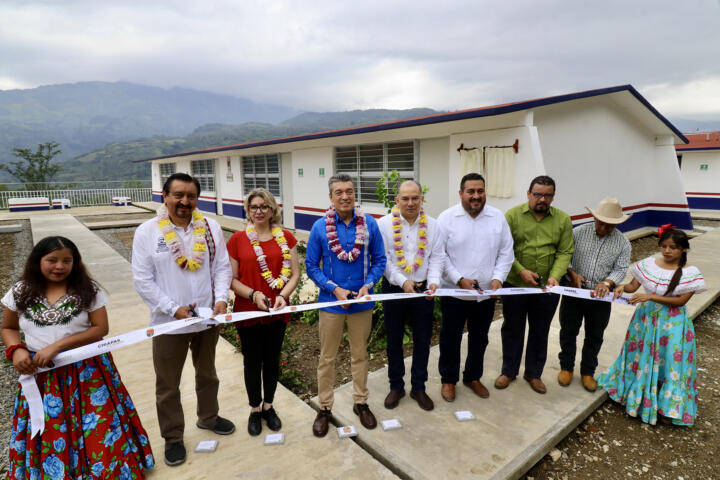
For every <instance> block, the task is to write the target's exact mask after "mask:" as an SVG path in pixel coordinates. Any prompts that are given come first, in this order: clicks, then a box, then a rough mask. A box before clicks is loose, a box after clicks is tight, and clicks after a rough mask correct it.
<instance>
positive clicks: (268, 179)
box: [242, 153, 282, 200]
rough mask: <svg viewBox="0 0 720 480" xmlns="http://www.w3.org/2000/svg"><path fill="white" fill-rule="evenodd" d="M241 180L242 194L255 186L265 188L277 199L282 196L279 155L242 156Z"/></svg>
mask: <svg viewBox="0 0 720 480" xmlns="http://www.w3.org/2000/svg"><path fill="white" fill-rule="evenodd" d="M242 180H243V194H244V195H247V194H248V193H250V192H251V191H252V190H253V189H255V188H265V189H267V190H269V191H270V193H272V194H273V196H275V198H276V199H278V200H279V199H280V198H281V197H282V189H281V186H280V185H281V182H280V155H279V154H277V153H269V154H266V155H249V156H246V157H242Z"/></svg>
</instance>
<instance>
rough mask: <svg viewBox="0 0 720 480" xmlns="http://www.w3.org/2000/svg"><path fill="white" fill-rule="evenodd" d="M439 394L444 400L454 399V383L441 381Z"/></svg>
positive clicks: (450, 400) (451, 400)
mask: <svg viewBox="0 0 720 480" xmlns="http://www.w3.org/2000/svg"><path fill="white" fill-rule="evenodd" d="M440 395H442V397H443V400H445V401H446V402H453V401H455V384H454V383H443V384H442V387H441V388H440Z"/></svg>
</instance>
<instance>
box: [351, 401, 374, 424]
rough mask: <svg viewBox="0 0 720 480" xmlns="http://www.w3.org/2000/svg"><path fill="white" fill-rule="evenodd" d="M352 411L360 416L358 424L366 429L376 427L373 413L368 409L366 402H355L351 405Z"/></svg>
mask: <svg viewBox="0 0 720 480" xmlns="http://www.w3.org/2000/svg"><path fill="white" fill-rule="evenodd" d="M353 413H355V415H357V416H358V417H360V424H361V425H362V426H363V427H365V428H367V429H368V430H372V429H373V428H375V427H377V420H375V415H373V413H372V412H371V411H370V407H368V406H367V403H356V404H355V405H354V406H353Z"/></svg>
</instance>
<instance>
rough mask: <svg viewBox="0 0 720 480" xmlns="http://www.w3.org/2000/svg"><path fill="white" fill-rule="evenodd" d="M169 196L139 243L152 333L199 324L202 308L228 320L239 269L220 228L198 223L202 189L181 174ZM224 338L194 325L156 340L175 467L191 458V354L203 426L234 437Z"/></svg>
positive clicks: (158, 389) (164, 421) (138, 234)
mask: <svg viewBox="0 0 720 480" xmlns="http://www.w3.org/2000/svg"><path fill="white" fill-rule="evenodd" d="M162 195H163V200H164V204H163V206H161V207H160V208H159V209H158V216H157V217H155V218H152V219H150V220H148V221H147V222H145V223H143V224H142V225H140V226H139V227H138V229H137V230H136V231H135V238H134V240H133V251H132V269H133V278H134V282H135V289H136V290H137V292H138V293H139V294H140V296H141V297H142V299H143V300H144V301H145V303H146V304H147V305H148V307H150V326H151V327H152V326H155V325H161V324H163V323H167V322H171V321H174V320H179V319H183V318H191V317H195V316H197V315H195V310H196V309H197V308H199V307H208V308H213V310H214V313H213V314H214V315H216V314H221V313H226V311H227V298H228V289H229V288H230V281H231V280H232V268H231V266H230V260H229V257H228V253H227V249H226V247H225V239H224V237H223V233H222V230H221V228H220V225H218V223H217V222H216V221H214V220H212V219H210V218H202V216H199V217H198V218H197V219H194V218H193V212H194V210H195V207H196V206H197V199H198V196H199V195H200V184H199V182H198V181H197V179H195V178H193V177H191V176H190V175H188V174H186V173H175V174H173V175H171V176H170V177H169V178H168V179H167V181H166V182H165V185H163V194H162ZM164 220H169V222H170V223H168V222H166V221H164ZM163 225H164V226H165V231H163ZM198 226H203V227H204V228H205V230H206V233H205V234H204V235H200V234H199V233H197V234H196V233H195V230H196V227H198ZM196 235H197V237H196ZM175 237H176V238H177V239H178V240H179V242H175V241H174V238H175ZM198 243H202V244H203V246H204V247H205V248H204V250H202V254H201V255H200V256H199V258H197V257H195V258H194V257H193V255H192V252H193V246H194V245H196V244H198ZM198 248H201V249H202V247H198ZM180 256H183V257H184V258H185V261H184V262H183V261H182V260H183V259H182V258H180ZM194 262H195V263H194ZM218 335H219V331H218V329H217V328H215V327H211V328H208V327H207V326H205V325H202V324H195V325H191V326H189V327H184V328H181V329H179V330H175V331H173V332H172V333H171V334H167V335H159V336H157V337H153V339H152V341H153V344H152V347H153V364H154V367H155V377H156V381H155V397H156V407H157V415H158V423H159V426H160V434H161V435H162V437H163V438H164V439H165V463H166V464H168V465H171V466H172V465H179V464H181V463H183V462H184V461H185V458H186V452H185V446H184V444H183V432H184V429H185V417H184V415H183V410H182V404H181V402H180V376H181V374H182V369H183V365H184V364H185V358H186V357H187V352H188V350H190V351H191V352H192V360H193V365H194V366H195V393H196V395H197V415H198V420H197V422H196V425H197V426H198V428H202V429H208V430H212V431H213V432H215V433H217V434H220V435H229V434H231V433H233V432H234V431H235V425H233V423H232V422H231V421H230V420H227V419H225V418H222V417H220V416H218V400H217V393H218V387H219V381H218V378H217V375H216V373H215V346H216V345H217V342H218Z"/></svg>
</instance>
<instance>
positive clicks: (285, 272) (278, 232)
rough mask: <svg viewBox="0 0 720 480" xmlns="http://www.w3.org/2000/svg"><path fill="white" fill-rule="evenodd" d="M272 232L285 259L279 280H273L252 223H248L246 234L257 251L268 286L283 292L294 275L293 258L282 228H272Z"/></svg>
mask: <svg viewBox="0 0 720 480" xmlns="http://www.w3.org/2000/svg"><path fill="white" fill-rule="evenodd" d="M271 232H272V235H273V237H274V238H275V242H277V244H278V246H280V250H281V251H282V257H283V261H282V268H281V269H280V275H279V276H278V278H273V276H272V272H270V269H269V268H268V265H267V262H266V261H265V258H266V255H265V253H264V252H263V249H262V247H261V246H260V240H259V239H258V233H257V230H255V227H254V226H253V225H252V224H251V223H248V225H247V227H245V233H246V234H247V236H248V239H250V244H251V245H252V247H253V250H254V251H255V255H256V256H257V261H258V263H259V264H260V271H261V273H260V276H262V277H263V278H264V279H265V281H266V282H267V283H268V285H270V288H272V289H274V290H282V288H283V287H284V286H285V284H286V283H287V282H288V280H290V275H292V270H291V268H290V259H291V258H292V256H291V254H290V247H288V244H287V240H286V239H285V235H283V231H282V228H280V227H278V226H275V227H273V228H272V230H271Z"/></svg>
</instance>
